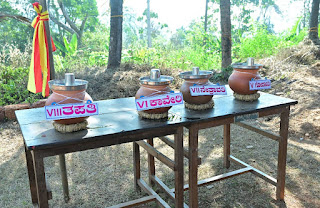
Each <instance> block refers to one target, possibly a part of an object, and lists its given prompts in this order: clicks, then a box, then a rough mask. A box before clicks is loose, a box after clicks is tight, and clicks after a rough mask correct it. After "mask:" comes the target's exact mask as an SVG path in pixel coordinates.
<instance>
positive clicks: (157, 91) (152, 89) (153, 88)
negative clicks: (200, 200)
mask: <svg viewBox="0 0 320 208" xmlns="http://www.w3.org/2000/svg"><path fill="white" fill-rule="evenodd" d="M170 92H171V89H170V87H169V86H168V85H144V84H143V85H141V87H140V89H139V90H138V91H137V93H136V95H135V98H136V99H139V98H140V97H141V96H156V95H161V94H166V93H170ZM170 108H171V107H165V108H156V109H150V110H145V111H144V112H146V113H150V114H155V113H156V114H160V113H165V112H168V111H169V109H170Z"/></svg>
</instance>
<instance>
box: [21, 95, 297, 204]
mask: <svg viewBox="0 0 320 208" xmlns="http://www.w3.org/2000/svg"><path fill="white" fill-rule="evenodd" d="M228 92H229V95H227V96H215V98H214V102H215V107H214V108H213V109H209V110H205V111H193V110H188V109H185V108H184V106H183V105H178V106H174V107H172V108H171V109H170V111H169V112H170V115H169V117H170V119H169V120H160V121H152V120H147V119H141V118H139V117H138V115H137V112H136V110H135V103H134V98H121V99H114V100H106V101H99V102H98V104H99V111H100V112H99V113H100V114H99V115H97V116H92V117H90V118H89V119H88V122H89V126H88V129H87V130H83V131H79V132H75V133H69V134H61V133H59V132H57V131H55V130H54V129H53V126H52V122H50V121H46V120H45V115H44V109H43V108H39V109H28V110H21V111H16V115H17V119H18V122H19V124H20V127H21V131H22V134H23V137H24V143H25V147H26V148H25V149H26V159H27V167H28V174H29V181H30V190H31V197H32V202H33V203H38V204H39V206H40V207H48V196H49V197H50V195H48V194H47V193H48V192H47V185H46V182H45V172H44V164H43V158H44V157H48V156H54V155H60V156H61V160H62V161H63V160H64V158H63V154H65V153H70V152H76V151H83V150H87V149H93V148H99V147H104V146H110V145H115V144H122V143H126V142H134V168H135V169H134V175H135V185H139V186H140V187H141V188H142V189H144V190H145V191H147V193H149V194H150V196H149V197H144V198H143V199H141V200H136V201H134V202H129V203H126V204H124V205H128V206H131V205H132V203H133V204H134V203H138V204H139V203H142V202H146V201H150V200H155V201H157V202H158V203H159V205H160V206H162V207H169V206H168V205H167V204H166V202H164V201H163V200H162V199H161V198H160V197H159V195H157V194H156V193H155V192H154V191H153V190H152V189H151V188H150V187H149V186H148V185H147V184H146V183H145V182H144V181H143V180H142V179H141V178H140V162H139V161H140V160H139V158H140V156H139V148H138V146H142V147H144V148H146V149H147V151H148V154H149V176H150V177H151V180H150V181H153V182H156V183H157V184H158V185H160V186H161V187H162V188H163V189H164V190H165V191H166V192H167V193H168V194H169V195H170V196H171V198H173V199H175V207H183V206H184V207H186V205H185V204H184V203H183V190H188V189H189V195H190V201H189V206H190V207H195V208H196V207H198V186H201V185H206V184H208V183H212V182H214V181H217V180H222V179H225V178H229V177H231V176H234V175H239V174H242V173H246V172H251V173H254V174H255V175H257V176H259V177H261V178H263V179H265V180H267V181H268V182H270V183H272V184H274V185H276V186H277V199H283V198H284V186H285V166H286V153H287V136H288V122H289V108H290V105H294V104H296V103H297V101H295V100H291V99H287V98H282V97H278V96H274V95H270V94H267V93H261V97H260V98H259V100H257V101H255V102H241V101H237V100H235V99H234V98H233V96H232V93H231V92H230V89H228ZM273 114H280V118H281V124H280V136H278V135H274V134H272V133H268V132H264V131H262V130H261V129H258V128H255V127H251V126H248V125H246V124H243V123H241V122H239V121H242V120H245V119H248V118H251V119H252V118H257V117H263V116H267V115H273ZM231 123H237V124H238V125H241V126H242V127H245V128H248V129H250V130H253V131H256V132H258V133H261V134H263V135H264V136H267V137H270V138H272V139H274V140H277V141H278V142H279V153H278V176H277V180H276V179H273V178H271V177H270V176H267V175H266V174H264V173H262V172H261V171H259V170H257V169H255V168H253V167H251V166H249V165H248V164H246V163H244V162H242V161H240V160H238V159H237V158H235V157H233V156H232V155H230V124H231ZM219 125H224V161H225V167H229V165H230V160H231V161H235V162H237V163H239V164H240V165H242V166H244V168H243V169H240V170H237V171H233V172H231V173H227V174H224V175H220V176H217V177H213V178H210V179H207V180H202V181H198V165H199V164H200V161H199V158H198V131H199V130H200V129H205V128H210V127H214V126H219ZM183 126H185V127H187V128H188V129H189V151H187V152H186V150H184V149H183V144H182V142H183V138H182V128H183ZM170 134H174V135H175V141H174V142H173V143H171V146H172V147H173V148H174V149H175V155H174V161H173V162H172V161H170V160H167V158H165V157H163V156H162V155H161V154H160V153H158V152H156V151H155V150H154V149H153V148H152V138H154V137H162V136H165V135H170ZM143 139H148V143H147V144H146V143H143V142H141V140H143ZM136 141H138V142H136ZM148 145H149V146H148ZM155 156H158V159H159V157H160V158H162V159H160V161H162V162H164V163H165V164H166V165H168V166H169V167H171V169H172V170H174V172H175V188H174V189H171V190H169V189H168V187H166V186H165V185H164V184H163V183H161V181H159V180H158V178H156V176H155V171H154V157H155ZM184 156H187V157H188V158H189V160H190V161H189V184H188V185H185V186H183V185H184V184H183V157H184ZM62 164H63V163H62ZM33 167H34V168H33ZM62 168H65V167H63V165H62Z"/></svg>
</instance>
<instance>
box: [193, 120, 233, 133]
mask: <svg viewBox="0 0 320 208" xmlns="http://www.w3.org/2000/svg"><path fill="white" fill-rule="evenodd" d="M233 122H234V117H226V118H225V117H223V118H216V119H214V120H211V121H207V120H205V121H202V122H199V130H200V129H207V128H212V127H215V126H221V125H224V124H230V123H233Z"/></svg>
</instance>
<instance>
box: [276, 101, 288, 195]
mask: <svg viewBox="0 0 320 208" xmlns="http://www.w3.org/2000/svg"><path fill="white" fill-rule="evenodd" d="M289 113H290V107H287V108H286V110H285V111H284V112H282V113H281V114H280V137H281V139H280V140H279V151H278V173H277V194H276V195H277V200H284V189H285V177H286V161H287V144H288V128H289Z"/></svg>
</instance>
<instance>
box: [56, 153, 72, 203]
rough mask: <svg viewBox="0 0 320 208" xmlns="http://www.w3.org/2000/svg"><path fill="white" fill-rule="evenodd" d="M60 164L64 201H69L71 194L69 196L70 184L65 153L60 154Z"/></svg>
mask: <svg viewBox="0 0 320 208" xmlns="http://www.w3.org/2000/svg"><path fill="white" fill-rule="evenodd" d="M59 164H60V173H61V181H62V188H63V196H64V201H65V202H68V201H69V200H70V196H69V185H68V175H67V167H66V158H65V155H64V154H61V155H59Z"/></svg>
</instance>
